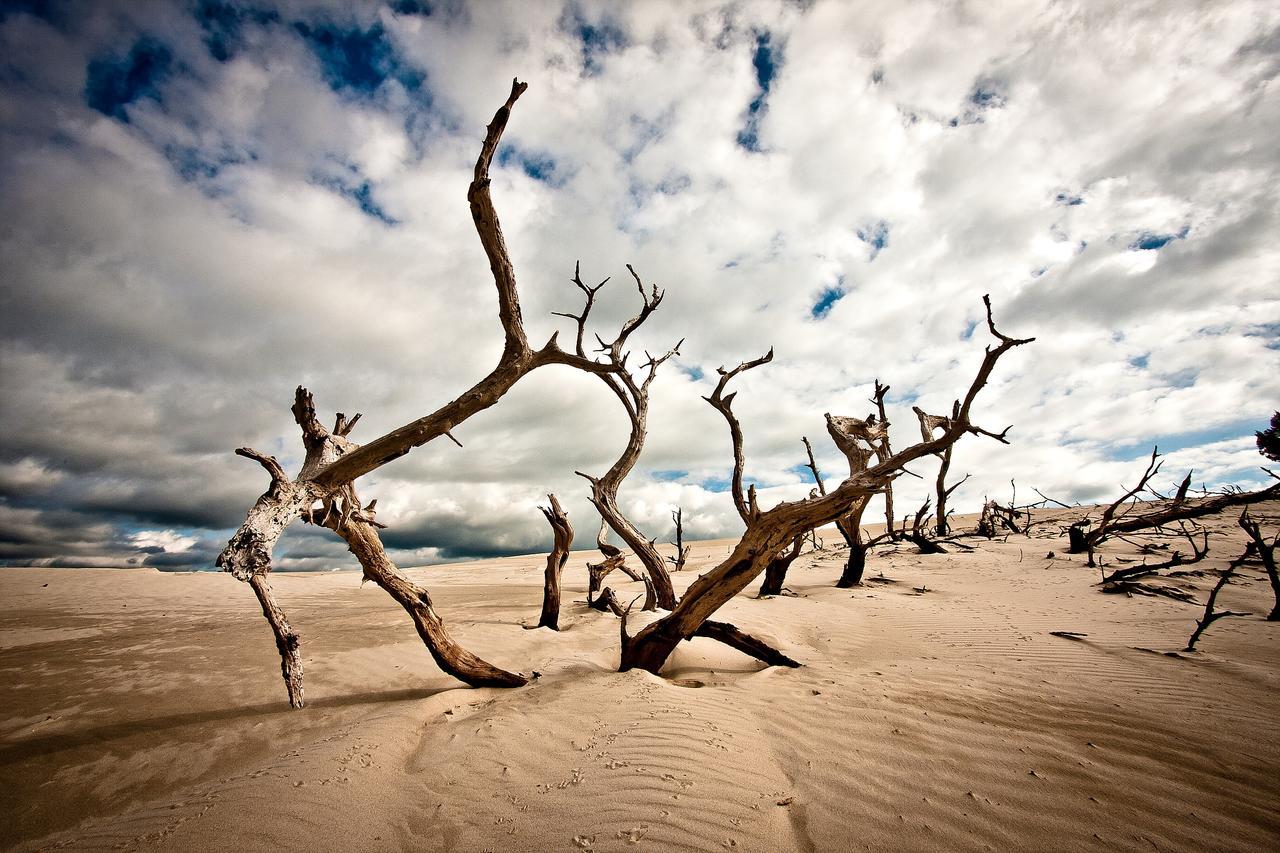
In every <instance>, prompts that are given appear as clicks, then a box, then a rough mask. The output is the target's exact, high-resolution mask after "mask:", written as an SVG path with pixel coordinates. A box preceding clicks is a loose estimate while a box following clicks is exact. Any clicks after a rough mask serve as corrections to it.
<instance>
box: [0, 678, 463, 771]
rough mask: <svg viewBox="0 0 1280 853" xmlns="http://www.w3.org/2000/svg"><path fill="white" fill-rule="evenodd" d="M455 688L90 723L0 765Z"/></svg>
mask: <svg viewBox="0 0 1280 853" xmlns="http://www.w3.org/2000/svg"><path fill="white" fill-rule="evenodd" d="M455 689H458V688H453V687H441V688H435V689H426V688H419V689H405V690H376V691H368V692H364V693H349V694H347V695H345V696H326V697H321V698H319V699H313V700H310V701H308V702H307V706H306V707H305V708H302V709H299V710H294V709H292V708H290V707H289V703H288V702H286V701H283V700H281V701H279V702H263V703H260V704H257V705H239V706H236V707H231V708H215V709H211V710H207V711H191V712H189V713H185V714H168V715H166V716H162V717H145V718H143V719H140V720H127V721H123V722H118V723H109V724H107V725H104V726H94V727H92V728H87V729H79V730H77V731H70V732H59V733H57V734H50V735H45V736H43V737H32V738H29V739H25V740H19V741H18V742H17V743H13V744H9V745H7V746H4V747H0V764H9V763H12V762H15V761H22V760H24V759H28V758H34V757H37V756H41V755H50V754H53V753H58V752H63V751H65V750H68V749H76V748H78V747H82V746H98V745H102V744H103V743H105V742H107V741H113V740H120V739H122V738H128V737H133V736H134V735H142V734H150V733H154V732H164V731H169V730H171V729H179V728H182V727H184V726H194V725H200V724H202V723H216V722H221V721H223V720H239V719H249V718H254V717H284V716H289V717H294V718H295V719H296V718H297V717H298V716H302V717H303V718H304V719H305V717H306V716H307V712H308V711H312V710H315V709H324V708H348V707H352V706H357V705H382V704H389V703H393V702H411V701H415V700H419V699H428V698H430V697H432V696H435V695H436V694H438V693H444V692H445V691H446V690H455Z"/></svg>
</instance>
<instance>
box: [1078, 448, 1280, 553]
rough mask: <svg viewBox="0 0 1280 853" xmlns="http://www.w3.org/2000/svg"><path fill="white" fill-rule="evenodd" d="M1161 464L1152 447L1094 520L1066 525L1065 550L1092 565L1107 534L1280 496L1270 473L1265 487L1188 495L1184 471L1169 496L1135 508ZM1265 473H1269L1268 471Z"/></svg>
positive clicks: (1278, 482) (1279, 484)
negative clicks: (1138, 472) (1132, 481)
mask: <svg viewBox="0 0 1280 853" xmlns="http://www.w3.org/2000/svg"><path fill="white" fill-rule="evenodd" d="M1163 464H1164V463H1163V462H1162V461H1160V453H1159V448H1153V449H1152V451H1151V459H1150V461H1149V462H1148V463H1147V467H1146V470H1145V471H1143V473H1142V476H1141V477H1140V478H1139V479H1138V483H1137V485H1135V486H1134V487H1133V488H1132V489H1129V490H1128V491H1126V492H1125V493H1124V494H1123V495H1121V496H1120V497H1119V498H1118V499H1117V500H1115V501H1114V502H1112V503H1111V504H1109V505H1108V506H1107V507H1106V508H1105V509H1104V510H1103V511H1102V516H1101V517H1100V518H1099V519H1098V522H1097V524H1093V522H1092V520H1091V519H1090V518H1089V517H1088V516H1086V517H1085V518H1082V519H1080V520H1078V521H1076V522H1075V523H1073V524H1072V525H1071V526H1070V527H1069V528H1068V529H1067V535H1068V540H1069V547H1068V549H1067V550H1068V552H1069V553H1072V554H1087V555H1088V563H1089V565H1090V566H1094V565H1096V564H1095V562H1094V553H1095V551H1096V549H1097V547H1098V546H1099V545H1100V544H1102V543H1103V542H1104V541H1106V540H1107V539H1109V538H1111V537H1114V536H1120V535H1122V534H1126V533H1135V532H1137V531H1139V530H1149V529H1155V528H1159V527H1162V526H1164V525H1168V524H1172V523H1174V522H1177V521H1186V520H1190V519H1193V518H1202V517H1204V516H1206V515H1214V514H1216V513H1219V512H1222V511H1223V510H1224V509H1226V508H1228V507H1232V506H1247V505H1248V504H1253V503H1258V502H1259V501H1266V500H1273V499H1275V498H1280V477H1276V475H1275V474H1272V476H1273V477H1276V482H1275V483H1273V484H1271V486H1269V487H1268V488H1265V489H1259V490H1257V491H1254V492H1244V491H1238V490H1227V491H1224V492H1221V493H1219V494H1214V495H1211V496H1208V497H1205V498H1198V499H1192V498H1189V497H1188V492H1189V489H1190V486H1191V474H1190V473H1188V474H1187V476H1186V477H1185V478H1184V479H1183V480H1182V483H1181V484H1180V485H1179V487H1178V491H1177V493H1176V494H1175V495H1174V496H1173V497H1172V498H1166V497H1163V496H1160V495H1158V494H1155V493H1152V494H1153V496H1154V497H1155V498H1157V499H1156V500H1153V501H1147V502H1145V503H1143V505H1142V506H1143V509H1142V511H1137V510H1138V504H1139V497H1138V496H1139V495H1141V494H1142V493H1143V492H1144V491H1146V492H1150V491H1151V490H1150V483H1151V479H1152V478H1153V477H1154V476H1155V475H1156V474H1157V473H1159V471H1160V467H1161V465H1163ZM1263 470H1264V471H1265V470H1266V469H1265V468H1264V469H1263ZM1267 473H1268V474H1271V472H1270V471H1268V472H1267Z"/></svg>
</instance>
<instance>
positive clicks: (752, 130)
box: [738, 32, 782, 151]
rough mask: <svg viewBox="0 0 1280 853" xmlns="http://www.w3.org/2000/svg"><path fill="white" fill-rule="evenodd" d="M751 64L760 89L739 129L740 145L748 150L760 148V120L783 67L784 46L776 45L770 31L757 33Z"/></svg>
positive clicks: (748, 107) (766, 108)
mask: <svg viewBox="0 0 1280 853" xmlns="http://www.w3.org/2000/svg"><path fill="white" fill-rule="evenodd" d="M751 65H752V67H753V68H755V71H756V86H757V89H758V91H757V92H756V96H755V98H753V99H752V101H751V103H750V105H748V106H747V121H746V124H745V125H743V128H742V130H740V131H738V145H740V146H742V147H743V148H745V149H747V150H748V151H759V150H760V121H761V119H762V118H763V117H764V114H765V112H766V111H767V110H768V103H767V100H768V97H769V90H770V89H772V88H773V81H774V80H775V79H776V78H777V76H778V71H779V70H780V69H781V68H782V47H781V46H780V45H775V44H774V43H773V40H772V36H771V35H770V34H769V33H768V32H763V33H759V34H757V35H756V46H755V51H754V53H753V54H752V56H751Z"/></svg>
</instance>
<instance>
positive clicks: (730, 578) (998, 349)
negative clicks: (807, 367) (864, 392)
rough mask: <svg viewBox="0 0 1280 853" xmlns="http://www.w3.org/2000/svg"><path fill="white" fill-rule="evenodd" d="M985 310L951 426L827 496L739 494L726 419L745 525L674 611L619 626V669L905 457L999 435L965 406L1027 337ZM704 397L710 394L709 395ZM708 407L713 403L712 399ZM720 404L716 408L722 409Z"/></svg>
mask: <svg viewBox="0 0 1280 853" xmlns="http://www.w3.org/2000/svg"><path fill="white" fill-rule="evenodd" d="M983 302H984V303H985V305H986V309H987V328H988V329H989V330H990V332H991V334H992V336H993V337H995V338H996V340H997V341H998V344H997V345H996V346H994V347H991V346H988V347H987V349H986V352H985V354H984V357H983V360H982V364H981V365H980V366H979V368H978V371H977V374H976V375H975V377H974V379H973V382H972V383H971V384H970V386H969V389H968V391H967V392H966V393H965V395H964V398H963V400H962V401H957V402H956V405H955V406H954V413H955V414H954V416H953V418H952V423H951V424H950V426H949V428H948V429H947V430H946V431H945V432H944V433H943V435H941V436H937V437H935V438H933V439H931V440H928V441H922V442H920V443H919V444H915V445H912V446H911V447H908V448H906V449H905V450H901V451H898V452H897V453H895V454H893V456H891V457H889V458H888V459H886V460H884V461H881V462H877V464H876V465H874V466H872V467H870V468H867V469H866V470H865V471H862V472H861V473H859V474H857V475H854V476H851V477H849V478H848V479H846V480H845V481H844V482H842V483H841V484H840V485H839V487H837V488H836V489H834V490H833V491H830V492H828V493H827V494H826V495H819V496H817V497H812V498H809V499H807V500H801V501H794V502H790V501H784V502H782V503H780V504H778V505H777V506H775V507H773V508H772V509H769V510H765V511H762V510H761V509H760V508H759V507H758V506H757V502H756V500H755V496H754V488H753V489H751V490H749V491H748V493H747V495H745V496H744V495H743V493H742V477H741V464H740V463H739V462H738V460H739V459H740V458H741V430H740V428H738V427H737V425H736V418H727V420H729V427H730V435H731V437H732V438H733V439H734V456H735V463H737V464H735V471H734V477H733V483H732V497H733V500H734V504H735V506H737V507H738V509H739V513H740V514H742V515H743V516H744V518H745V520H746V525H747V528H746V530H745V532H744V533H743V535H742V537H741V539H739V541H738V543H737V545H736V546H735V547H734V549H733V551H732V552H731V553H730V554H729V556H728V557H727V558H726V559H725V560H724V561H723V562H721V563H720V564H719V565H717V566H715V567H714V568H712V569H711V570H709V571H708V572H706V573H705V574H703V575H701V576H700V577H699V578H698V579H697V580H695V581H694V582H693V583H692V584H691V585H690V586H689V588H688V590H687V591H686V592H685V594H684V596H683V597H682V598H681V599H680V601H679V603H677V605H676V607H675V609H674V610H672V611H671V612H670V613H669V614H667V615H665V616H663V617H662V618H661V619H658V620H656V621H654V622H652V623H650V624H649V625H646V626H645V627H644V628H642V629H641V630H640V631H639V632H637V633H636V634H635V636H628V635H627V633H626V631H625V626H624V630H623V632H622V640H623V648H622V658H621V668H622V669H623V670H628V669H633V668H638V669H644V670H647V671H649V672H653V673H657V672H658V671H659V670H661V668H662V665H663V664H664V663H665V662H666V660H667V658H668V657H669V656H670V654H671V652H672V651H673V650H674V649H675V647H676V646H677V645H678V644H679V643H680V642H681V641H683V640H685V639H687V638H689V637H692V636H694V635H695V634H696V633H697V632H698V630H699V628H701V627H702V625H703V624H704V623H705V622H706V621H707V620H708V619H710V618H711V616H712V615H713V614H714V613H715V612H716V611H717V610H718V609H719V608H720V607H721V606H723V605H724V604H725V602H727V601H729V600H730V599H731V598H733V597H734V596H735V595H737V594H738V593H739V592H741V591H742V590H743V589H744V588H745V587H746V586H747V584H749V583H750V582H751V581H752V580H754V579H755V578H756V577H759V575H760V574H761V573H762V572H763V571H764V570H765V568H766V567H767V565H768V563H769V561H770V560H772V559H774V558H775V557H776V556H777V555H778V554H779V553H780V552H781V551H782V549H783V548H784V547H785V546H786V545H787V543H789V542H791V541H793V540H794V539H795V537H796V536H798V535H801V534H802V533H804V532H805V531H807V530H812V529H814V528H817V527H821V526H823V525H826V524H830V523H832V522H833V521H835V520H836V519H837V518H840V517H842V516H845V515H847V514H848V513H849V510H850V508H851V507H852V506H853V503H854V501H856V500H860V499H862V498H864V497H867V496H868V495H871V494H874V493H875V492H877V491H881V490H883V488H884V486H885V484H886V483H888V482H889V481H890V480H892V479H893V478H894V477H895V476H897V475H898V473H899V472H900V471H902V469H903V467H904V466H905V465H907V464H908V463H910V462H912V461H914V460H916V459H919V458H921V457H923V456H926V455H929V454H935V453H938V452H940V451H942V450H945V449H946V447H947V446H948V445H950V444H953V443H955V442H956V441H957V440H959V438H960V437H961V436H962V435H964V434H965V433H973V434H977V435H988V436H992V437H995V438H998V439H999V440H1002V441H1004V440H1005V438H1004V436H1005V435H1006V434H1007V432H1008V430H1007V429H1006V430H1005V432H1004V433H1000V434H996V433H992V432H989V431H987V430H985V429H983V428H981V427H979V426H977V425H976V424H974V423H973V422H972V421H971V420H970V411H971V409H972V407H973V403H974V400H975V398H976V397H977V396H978V392H979V391H981V390H982V388H983V386H985V385H986V383H987V380H988V378H989V377H990V376H991V372H992V370H993V369H994V368H995V366H996V363H997V362H998V361H999V359H1000V357H1001V356H1003V355H1004V354H1005V353H1006V352H1008V351H1009V350H1011V349H1013V348H1014V347H1017V346H1021V345H1022V344H1025V343H1029V342H1030V341H1031V340H1033V339H1030V338H1028V339H1025V340H1019V339H1016V338H1011V337H1009V336H1007V335H1004V334H1002V333H1001V332H999V331H998V330H997V329H996V326H995V321H994V319H993V318H992V315H991V302H990V300H989V299H988V298H987V297H983ZM771 357H772V350H771V351H770V353H769V354H768V355H767V356H765V357H763V358H761V359H757V360H756V361H755V362H746V363H744V364H742V365H739V367H738V368H737V369H735V370H733V371H725V370H724V369H723V368H721V370H720V376H721V382H720V384H719V386H718V387H717V391H716V394H714V395H713V397H716V398H719V399H720V401H721V405H723V406H725V407H726V408H727V407H728V404H729V403H731V401H732V397H733V395H728V396H727V397H726V396H725V395H723V393H722V392H723V390H724V384H725V383H726V382H727V381H728V379H730V378H732V377H733V376H735V375H737V374H738V373H740V372H742V371H743V370H745V369H748V367H749V366H754V365H758V364H763V363H764V362H766V361H768V360H769V359H770V358H771ZM708 399H709V400H710V399H711V398H708ZM713 405H716V404H715V403H714V402H713ZM720 407H721V406H719V405H718V406H717V408H720Z"/></svg>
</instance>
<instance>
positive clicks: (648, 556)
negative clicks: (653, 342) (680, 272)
mask: <svg viewBox="0 0 1280 853" xmlns="http://www.w3.org/2000/svg"><path fill="white" fill-rule="evenodd" d="M627 272H629V273H630V274H631V277H632V279H634V281H635V283H636V289H637V290H638V291H639V293H640V302H641V306H640V311H639V313H637V314H636V316H634V317H632V318H631V319H630V320H628V321H627V322H625V323H623V324H622V328H621V330H620V331H619V332H618V335H617V337H615V338H614V339H613V340H612V341H609V342H606V341H604V340H603V339H602V338H600V337H599V336H598V335H597V336H596V340H597V342H598V343H599V344H600V346H599V348H598V349H597V350H596V352H598V353H602V354H603V355H604V357H605V358H606V359H607V360H608V363H609V364H611V365H612V366H613V367H614V368H615V370H614V372H612V373H601V374H599V377H600V380H601V381H602V382H604V384H605V385H607V386H608V387H609V390H610V391H612V392H613V393H614V395H615V396H616V397H617V398H618V400H619V401H620V402H621V403H622V408H623V410H624V411H625V412H626V414H627V419H628V420H629V421H630V423H631V431H630V433H629V434H628V436H627V443H626V446H625V447H623V449H622V453H621V454H619V456H618V459H617V461H616V462H614V463H613V465H612V466H610V468H609V470H608V471H606V472H605V473H604V474H603V475H602V476H600V477H593V476H591V475H590V474H585V473H583V472H581V471H578V472H576V473H577V474H578V476H580V477H583V478H585V479H586V480H587V482H589V483H590V484H591V505H592V506H594V507H595V508H596V511H597V512H599V513H600V517H601V518H602V519H604V521H605V522H606V523H607V524H608V526H609V528H610V529H612V530H613V532H614V533H616V534H617V535H618V538H620V539H621V540H622V541H623V542H624V543H626V545H627V547H628V548H630V549H631V551H632V552H633V553H634V554H635V555H636V559H638V560H639V561H640V563H641V565H643V566H644V569H645V572H646V573H647V575H648V579H649V582H650V583H651V584H652V585H653V591H654V594H655V596H656V599H657V606H658V607H661V608H663V609H665V610H670V609H671V608H672V607H675V603H676V596H675V590H674V589H673V588H672V586H671V576H670V575H669V574H668V573H667V566H666V559H665V558H664V557H663V556H662V555H661V554H660V553H658V549H657V548H656V547H655V546H654V543H653V540H651V539H648V538H647V537H645V535H644V534H642V533H641V532H640V531H639V530H638V529H637V528H636V526H635V524H633V523H632V521H631V520H630V519H629V518H627V517H626V515H625V514H624V513H623V512H622V510H621V508H620V507H619V506H618V489H619V487H621V485H622V481H623V480H624V479H626V477H627V475H628V474H630V473H631V471H632V470H633V469H634V468H635V465H636V461H637V460H638V459H639V458H640V453H641V451H642V450H644V441H645V437H646V435H647V431H648V424H649V388H650V386H652V385H653V380H654V379H655V378H656V377H657V375H658V368H659V367H661V366H662V365H663V363H664V362H666V361H667V360H668V359H670V358H671V357H672V356H675V355H679V354H680V344H681V343H684V342H683V341H680V342H679V343H677V344H676V345H675V346H674V347H672V348H671V349H670V350H668V351H667V352H666V353H664V354H663V355H660V356H651V355H649V354H648V353H645V356H646V357H647V358H648V361H646V362H645V363H644V364H642V365H640V368H639V370H640V376H641V378H640V379H639V380H637V379H636V377H635V376H634V375H633V374H632V372H631V369H630V368H629V367H628V366H627V359H628V358H629V357H630V355H631V353H630V352H628V351H627V350H626V345H627V339H628V338H629V337H630V336H631V333H632V332H634V331H635V330H636V329H638V328H639V327H640V326H641V325H642V324H643V323H644V322H645V320H647V319H649V316H650V315H651V314H653V312H654V311H656V310H658V306H659V305H661V304H662V298H663V296H664V295H665V291H662V290H659V289H658V286H657V285H656V284H654V285H651V286H650V289H649V290H647V291H646V289H645V286H644V282H642V281H641V280H640V276H639V274H638V273H636V271H635V270H634V269H633V268H632V267H631V265H630V264H627ZM572 281H573V283H574V285H576V286H577V288H578V289H579V290H581V291H582V293H583V295H584V297H585V300H586V301H585V304H584V305H583V308H582V313H580V314H569V313H563V312H556V313H557V314H558V315H559V316H561V317H567V318H569V319H571V320H573V321H574V322H575V323H576V324H577V334H576V336H575V350H576V352H577V354H578V355H579V356H580V357H582V358H586V351H585V350H584V348H583V338H584V336H585V333H586V322H587V315H588V314H589V313H590V311H591V306H592V305H593V304H594V302H595V297H596V293H597V292H599V290H600V288H602V287H604V286H605V284H606V283H607V282H608V281H609V279H607V278H606V279H605V280H604V281H602V282H600V283H599V284H597V285H595V286H594V287H592V286H589V285H586V284H584V283H583V281H582V275H581V267H580V265H575V266H574V270H573V279H572ZM600 540H601V541H604V537H603V533H602V535H601V537H600ZM602 551H603V548H602ZM605 558H606V562H605V565H608V564H609V561H610V555H609V554H608V553H606V554H605ZM616 567H618V568H621V567H622V563H621V562H618V563H617V565H616ZM606 573H607V572H606ZM597 588H598V587H597ZM646 604H647V602H646Z"/></svg>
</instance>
